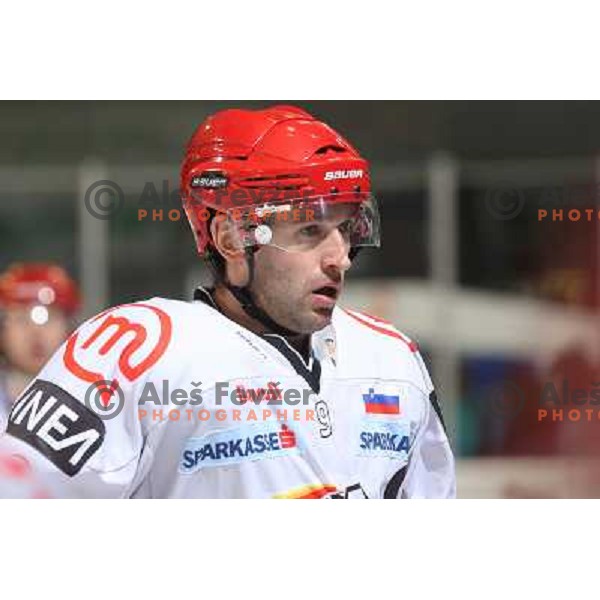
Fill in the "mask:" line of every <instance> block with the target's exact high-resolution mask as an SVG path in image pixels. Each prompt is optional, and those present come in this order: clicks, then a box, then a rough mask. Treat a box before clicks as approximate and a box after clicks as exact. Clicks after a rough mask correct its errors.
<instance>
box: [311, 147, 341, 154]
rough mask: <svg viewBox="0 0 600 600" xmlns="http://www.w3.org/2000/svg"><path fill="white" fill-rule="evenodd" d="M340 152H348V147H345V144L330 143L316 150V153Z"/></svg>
mask: <svg viewBox="0 0 600 600" xmlns="http://www.w3.org/2000/svg"><path fill="white" fill-rule="evenodd" d="M340 152H346V148H344V147H343V146H333V145H329V146H323V147H322V148H319V149H318V150H317V151H316V152H315V154H319V155H323V154H329V153H334V154H338V153H340Z"/></svg>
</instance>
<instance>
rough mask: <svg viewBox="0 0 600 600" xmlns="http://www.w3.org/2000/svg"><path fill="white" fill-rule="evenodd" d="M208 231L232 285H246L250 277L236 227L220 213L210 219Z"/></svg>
mask: <svg viewBox="0 0 600 600" xmlns="http://www.w3.org/2000/svg"><path fill="white" fill-rule="evenodd" d="M210 233H211V236H212V239H213V242H214V245H215V248H216V250H217V252H218V253H219V254H220V255H221V256H222V257H223V260H224V261H225V270H226V274H227V275H226V276H227V279H228V280H229V282H230V283H231V284H233V285H238V286H243V285H246V284H247V282H248V279H249V277H250V274H249V270H248V263H247V261H246V252H245V250H244V247H243V245H242V243H241V240H240V236H239V233H238V230H237V227H236V226H235V225H234V224H233V223H232V222H231V221H229V220H228V219H227V218H226V217H225V215H223V214H222V213H217V215H216V216H215V217H214V218H213V219H212V221H211V223H210Z"/></svg>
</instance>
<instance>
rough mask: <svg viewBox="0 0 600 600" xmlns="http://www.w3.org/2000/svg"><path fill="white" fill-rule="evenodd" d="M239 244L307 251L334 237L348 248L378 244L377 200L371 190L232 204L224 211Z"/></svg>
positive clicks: (242, 245) (376, 245)
mask: <svg viewBox="0 0 600 600" xmlns="http://www.w3.org/2000/svg"><path fill="white" fill-rule="evenodd" d="M225 218H226V219H227V221H228V222H229V223H230V224H231V225H232V226H233V228H234V231H235V232H236V235H237V238H238V240H239V244H240V246H241V247H244V248H248V247H252V246H275V247H277V248H280V249H282V250H286V251H288V252H307V251H310V250H313V249H315V248H316V247H317V246H319V245H321V244H322V243H324V242H325V241H326V240H328V239H330V238H332V237H337V238H338V239H341V240H342V241H343V242H344V243H346V244H347V245H348V248H360V247H365V246H374V247H379V240H380V227H379V211H378V210H377V201H376V200H375V198H374V197H373V196H372V195H371V194H360V193H349V194H335V195H331V196H315V197H310V198H302V199H298V200H290V201H286V202H280V203H276V204H264V205H261V206H255V205H254V206H245V207H240V208H234V209H230V210H229V211H227V213H226V214H225Z"/></svg>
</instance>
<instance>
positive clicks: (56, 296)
mask: <svg viewBox="0 0 600 600" xmlns="http://www.w3.org/2000/svg"><path fill="white" fill-rule="evenodd" d="M32 304H35V305H41V306H46V307H51V306H55V307H58V308H60V309H61V310H63V311H64V312H65V313H66V314H67V315H69V316H71V315H73V314H74V313H76V312H77V310H78V309H79V307H80V304H81V299H80V295H79V290H78V288H77V285H76V284H75V282H74V281H73V280H72V279H71V278H70V277H69V276H68V275H67V273H66V271H65V270H64V269H63V268H62V267H59V266H58V265H53V264H50V263H17V264H14V265H11V266H10V267H9V268H8V270H7V271H5V272H4V273H2V274H1V275H0V309H3V308H9V307H10V306H28V305H32Z"/></svg>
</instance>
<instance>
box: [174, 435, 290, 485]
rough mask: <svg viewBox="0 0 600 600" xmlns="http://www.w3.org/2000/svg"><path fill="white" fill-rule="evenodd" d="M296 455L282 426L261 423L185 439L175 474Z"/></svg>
mask: <svg viewBox="0 0 600 600" xmlns="http://www.w3.org/2000/svg"><path fill="white" fill-rule="evenodd" d="M298 452H299V447H298V443H297V440H296V434H295V433H294V432H293V431H292V430H291V429H289V427H287V426H286V425H282V424H278V423H264V424H263V423H261V424H260V425H259V424H257V425H250V426H245V427H236V428H234V429H227V430H224V431H215V432H213V433H209V434H207V435H205V436H203V437H199V438H190V439H188V440H187V442H186V444H185V447H184V449H183V452H182V455H181V461H180V464H179V472H180V473H184V474H190V473H194V472H195V471H197V470H198V469H202V468H205V467H220V466H225V465H232V464H237V463H240V462H243V461H245V460H260V459H262V458H272V457H275V456H284V455H289V454H296V453H298Z"/></svg>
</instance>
